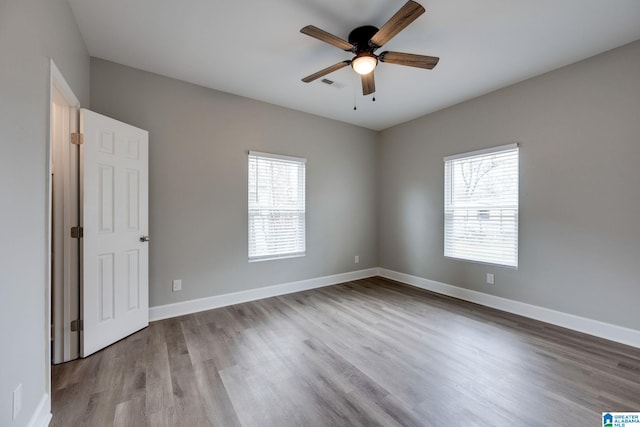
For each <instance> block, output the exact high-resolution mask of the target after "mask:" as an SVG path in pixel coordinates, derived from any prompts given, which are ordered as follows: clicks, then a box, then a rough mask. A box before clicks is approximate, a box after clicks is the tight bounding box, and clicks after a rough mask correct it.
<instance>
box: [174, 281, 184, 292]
mask: <svg viewBox="0 0 640 427" xmlns="http://www.w3.org/2000/svg"><path fill="white" fill-rule="evenodd" d="M181 290H182V280H181V279H176V280H174V281H173V292H178V291H181Z"/></svg>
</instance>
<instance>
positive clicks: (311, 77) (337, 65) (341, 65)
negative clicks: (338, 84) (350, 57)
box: [302, 61, 351, 83]
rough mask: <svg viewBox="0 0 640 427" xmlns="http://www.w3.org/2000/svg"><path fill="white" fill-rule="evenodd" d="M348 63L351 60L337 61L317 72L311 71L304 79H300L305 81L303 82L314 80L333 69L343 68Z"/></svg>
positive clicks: (331, 71)
mask: <svg viewBox="0 0 640 427" xmlns="http://www.w3.org/2000/svg"><path fill="white" fill-rule="evenodd" d="M349 64H351V61H342V62H338V63H337V64H334V65H332V66H330V67H327V68H325V69H324V70H320V71H318V72H317V73H313V74H311V75H310V76H307V77H305V78H304V79H302V81H303V82H305V83H310V82H312V81H314V80H315V79H317V78H320V77H322V76H326V75H327V74H329V73H333V72H334V71H337V70H339V69H340V68H344V67H346V66H347V65H349Z"/></svg>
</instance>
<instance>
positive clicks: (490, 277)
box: [487, 273, 495, 285]
mask: <svg viewBox="0 0 640 427" xmlns="http://www.w3.org/2000/svg"><path fill="white" fill-rule="evenodd" d="M487 283H488V284H490V285H493V284H494V283H495V282H494V278H493V273H487Z"/></svg>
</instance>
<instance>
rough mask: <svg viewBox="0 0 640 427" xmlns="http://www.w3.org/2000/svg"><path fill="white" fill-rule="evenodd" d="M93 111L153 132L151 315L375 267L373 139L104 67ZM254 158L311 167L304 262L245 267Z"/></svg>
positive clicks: (95, 81)
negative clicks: (282, 157) (285, 159)
mask: <svg viewBox="0 0 640 427" xmlns="http://www.w3.org/2000/svg"><path fill="white" fill-rule="evenodd" d="M91 107H92V109H93V110H94V111H96V112H98V113H101V114H105V115H107V116H111V117H113V118H115V119H118V120H122V121H125V122H128V123H131V124H133V125H135V126H138V127H141V128H143V129H147V130H148V131H149V133H150V135H149V140H150V141H149V146H150V149H149V155H150V162H149V163H150V172H149V181H150V193H149V200H150V209H149V212H150V236H151V243H150V247H149V250H150V285H149V286H150V305H151V306H158V305H163V304H169V303H173V302H178V301H184V300H189V299H194V298H201V297H208V296H213V295H220V294H225V293H229V292H236V291H242V290H247V289H253V288H257V287H262V286H266V285H273V284H281V283H287V282H291V281H297V280H303V279H309V278H315V277H320V276H326V275H332V274H337V273H344V272H349V271H354V270H359V269H364V268H370V267H376V266H377V265H378V259H377V236H376V174H377V171H376V170H375V168H374V167H372V166H373V165H374V164H375V163H376V159H377V147H376V144H375V137H376V134H375V132H373V131H370V130H366V129H363V128H359V127H355V126H352V125H347V124H344V123H339V122H335V121H331V120H328V119H323V118H319V117H316V116H312V115H309V114H305V113H300V112H296V111H292V110H288V109H285V108H281V107H276V106H273V105H270V104H265V103H262V102H258V101H253V100H250V99H247V98H242V97H238V96H235V95H230V94H226V93H222V92H218V91H215V90H211V89H206V88H203V87H200V86H196V85H192V84H188V83H184V82H181V81H178V80H173V79H170V78H166V77H161V76H158V75H155V74H151V73H147V72H144V71H140V70H135V69H132V68H128V67H125V66H122V65H119V64H115V63H112V62H107V61H104V60H100V59H96V58H92V60H91ZM248 150H258V151H264V152H270V153H278V154H286V155H292V156H300V157H306V158H307V176H306V181H307V255H306V256H305V257H303V258H292V259H285V260H276V261H264V262H254V263H248V262H247V153H248ZM354 255H359V256H360V263H359V264H355V263H354ZM172 279H182V280H183V291H182V292H175V293H174V292H171V281H172Z"/></svg>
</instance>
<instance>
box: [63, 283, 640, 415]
mask: <svg viewBox="0 0 640 427" xmlns="http://www.w3.org/2000/svg"><path fill="white" fill-rule="evenodd" d="M52 411H53V420H52V422H51V425H52V426H83V425H84V426H92V427H93V426H111V425H115V426H136V427H137V426H154V427H155V426H189V427H190V426H260V427H264V426H352V425H353V426H399V425H401V426H437V427H442V426H567V427H571V426H576V427H585V426H599V425H601V420H600V417H601V412H602V411H640V350H639V349H635V348H632V347H627V346H624V345H620V344H616V343H612V342H609V341H605V340H601V339H597V338H594V337H590V336H587V335H583V334H580V333H576V332H572V331H568V330H565V329H562V328H559V327H555V326H551V325H548V324H545V323H541V322H536V321H533V320H529V319H525V318H521V317H519V316H515V315H511V314H507V313H503V312H500V311H497V310H492V309H488V308H485V307H481V306H478V305H475V304H471V303H466V302H462V301H458V300H455V299H452V298H447V297H443V296H438V295H435V294H432V293H429V292H426V291H422V290H419V289H415V288H412V287H409V286H405V285H401V284H399V283H396V282H393V281H390V280H387V279H383V278H379V277H377V278H371V279H365V280H359V281H355V282H348V283H344V284H341V285H337V286H332V287H328V288H321V289H317V290H313V291H307V292H301V293H296V294H290V295H286V296H281V297H275V298H269V299H265V300H261V301H255V302H250V303H245V304H239V305H234V306H230V307H226V308H221V309H216V310H211V311H206V312H202V313H197V314H192V315H188V316H182V317H179V318H174V319H168V320H163V321H159V322H153V323H151V324H150V325H149V327H148V328H147V329H145V330H143V331H141V332H139V333H137V334H134V335H132V336H130V337H128V338H126V339H124V340H122V341H120V342H118V343H116V344H114V345H112V346H110V347H108V348H106V349H104V350H102V351H100V352H98V353H96V354H94V355H92V356H91V357H88V358H86V359H83V360H78V361H74V362H70V363H67V364H63V365H58V366H54V367H53V396H52Z"/></svg>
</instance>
